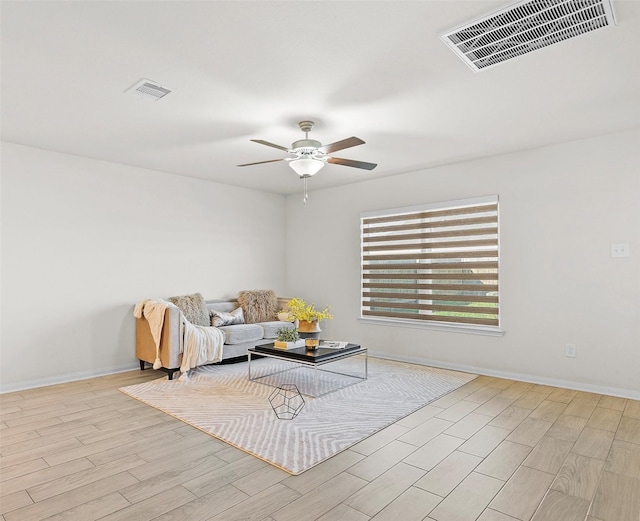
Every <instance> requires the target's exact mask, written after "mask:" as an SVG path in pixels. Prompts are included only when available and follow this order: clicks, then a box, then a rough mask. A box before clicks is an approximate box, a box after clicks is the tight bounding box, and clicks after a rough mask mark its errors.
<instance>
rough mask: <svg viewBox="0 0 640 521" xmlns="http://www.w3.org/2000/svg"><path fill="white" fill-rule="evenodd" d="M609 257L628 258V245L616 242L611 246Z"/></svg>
mask: <svg viewBox="0 0 640 521" xmlns="http://www.w3.org/2000/svg"><path fill="white" fill-rule="evenodd" d="M611 256H612V257H628V256H629V243H628V242H618V243H612V244H611Z"/></svg>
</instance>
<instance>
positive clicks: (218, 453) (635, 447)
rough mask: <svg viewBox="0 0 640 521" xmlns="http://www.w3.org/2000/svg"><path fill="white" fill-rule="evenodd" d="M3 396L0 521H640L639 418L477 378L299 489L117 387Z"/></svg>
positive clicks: (103, 382)
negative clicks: (127, 394) (125, 393)
mask: <svg viewBox="0 0 640 521" xmlns="http://www.w3.org/2000/svg"><path fill="white" fill-rule="evenodd" d="M160 376H161V375H160V374H159V373H156V372H154V371H152V370H147V371H144V372H140V371H132V372H128V373H122V374H117V375H110V376H105V377H101V378H94V379H90V380H83V381H79V382H71V383H67V384H61V385H55V386H50V387H43V388H39V389H32V390H28V391H23V392H17V393H9V394H4V395H2V396H0V403H1V414H0V505H1V507H0V521H39V520H45V519H46V520H56V521H63V520H65V521H71V520H77V521H94V520H104V521H116V520H123V521H150V520H162V521H170V520H180V521H235V520H252V521H294V520H295V521H304V520H319V521H338V520H341V521H367V520H375V521H384V520H393V521H413V520H415V521H418V520H427V521H475V520H478V521H529V520H532V521H585V520H586V521H640V402H639V401H634V400H625V399H622V398H615V397H611V396H601V395H597V394H590V393H585V392H577V391H571V390H568V389H559V388H554V387H549V386H543V385H534V384H528V383H525V382H517V381H511V380H504V379H499V378H492V377H486V376H480V377H478V378H477V379H476V380H474V381H472V382H470V383H469V384H467V385H465V386H464V387H462V388H460V389H458V390H456V391H453V392H452V393H450V394H448V395H447V396H444V397H443V398H441V399H439V400H437V401H435V402H433V403H431V404H429V405H427V406H425V407H423V408H422V409H420V410H419V411H417V412H415V413H413V414H412V415H410V416H408V417H406V418H404V419H402V420H400V421H399V422H397V423H395V424H394V425H391V426H389V427H387V428H386V429H384V430H382V431H380V432H378V433H376V434H375V435H373V436H371V437H370V438H368V439H366V440H364V441H362V442H361V443H359V444H358V445H356V446H354V447H352V448H351V449H349V450H347V451H345V452H343V453H341V454H339V455H337V456H335V457H333V458H331V459H329V460H327V461H326V462H324V463H322V464H320V465H318V466H317V467H315V468H313V469H311V470H309V471H307V472H305V473H304V474H302V475H300V476H290V475H288V474H287V473H285V472H283V471H281V470H279V469H277V468H275V467H272V466H271V465H269V464H267V463H264V462H262V461H261V460H258V459H257V458H254V457H252V456H250V455H247V454H245V453H244V452H242V451H240V450H238V449H235V448H233V447H230V446H228V445H226V444H225V443H223V442H220V441H218V440H216V439H214V438H211V437H210V436H208V435H206V434H204V433H202V432H200V431H198V430H196V429H194V428H192V427H190V426H188V425H185V424H184V423H182V422H180V421H178V420H175V419H173V418H171V417H170V416H168V415H166V414H164V413H162V412H159V411H157V410H155V409H153V408H151V407H148V406H146V405H144V404H142V403H141V402H138V401H136V400H134V399H132V398H130V397H128V396H126V395H124V394H122V393H120V392H119V391H118V388H119V387H122V386H125V385H131V384H134V383H139V382H144V381H148V380H151V379H155V378H158V377H160Z"/></svg>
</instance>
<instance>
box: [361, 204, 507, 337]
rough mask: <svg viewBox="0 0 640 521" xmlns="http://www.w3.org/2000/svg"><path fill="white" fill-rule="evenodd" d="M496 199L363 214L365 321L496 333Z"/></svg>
mask: <svg viewBox="0 0 640 521" xmlns="http://www.w3.org/2000/svg"><path fill="white" fill-rule="evenodd" d="M498 239H499V229H498V197H497V196H490V197H482V198H476V199H466V200H462V201H450V202H445V203H436V204H430V205H423V206H417V207H416V206H414V207H410V208H396V209H393V210H385V211H377V212H367V213H365V214H362V215H361V257H362V269H361V274H362V308H361V313H362V318H367V319H378V320H392V321H394V322H405V323H413V324H416V323H420V324H423V325H427V324H430V325H432V326H433V327H442V326H447V329H448V328H450V327H453V328H461V329H465V328H466V329H469V328H471V329H477V330H485V331H498V328H499V325H500V307H499V302H500V299H499V291H498V287H499V286H498V267H499V249H498Z"/></svg>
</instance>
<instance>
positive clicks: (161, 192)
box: [0, 143, 285, 391]
mask: <svg viewBox="0 0 640 521" xmlns="http://www.w3.org/2000/svg"><path fill="white" fill-rule="evenodd" d="M283 202H284V197H283V196H279V195H274V194H267V193H263V192H257V191H252V190H247V189H241V188H235V187H230V186H226V185H220V184H216V183H210V182H206V181H200V180H196V179H190V178H186V177H179V176H175V175H171V174H164V173H160V172H152V171H148V170H143V169H140V168H133V167H128V166H124V165H118V164H114V163H108V162H102V161H95V160H91V159H86V158H80V157H76V156H70V155H65V154H58V153H54V152H48V151H44V150H39V149H35V148H30V147H25V146H20V145H14V144H9V143H3V144H2V322H1V323H2V332H1V344H0V349H1V351H0V352H1V363H0V366H1V373H0V378H1V386H2V390H4V391H6V390H11V389H18V388H23V387H30V386H34V385H39V384H46V383H52V382H57V381H65V380H69V379H73V378H78V377H83V376H91V375H94V374H101V373H106V372H111V371H115V370H119V369H123V368H126V367H134V366H135V323H134V319H133V316H132V311H133V305H134V304H135V302H137V301H139V300H142V299H145V298H150V297H153V298H157V297H169V296H172V295H179V294H185V293H192V292H196V291H199V292H201V293H202V294H203V296H204V297H205V298H223V297H233V296H236V295H237V292H238V291H240V290H243V289H265V288H271V289H274V290H275V291H276V292H278V293H279V294H282V293H283V291H284V289H285V288H284V242H285V205H284V204H283Z"/></svg>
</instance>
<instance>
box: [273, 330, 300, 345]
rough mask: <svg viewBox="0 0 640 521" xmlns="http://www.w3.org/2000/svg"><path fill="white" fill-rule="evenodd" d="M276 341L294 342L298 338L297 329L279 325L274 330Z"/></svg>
mask: <svg viewBox="0 0 640 521" xmlns="http://www.w3.org/2000/svg"><path fill="white" fill-rule="evenodd" d="M276 334H277V335H278V337H277V339H276V340H278V342H295V341H296V340H298V339H299V338H300V336H299V335H298V331H297V330H296V329H293V328H290V327H281V328H280V329H278V330H277V331H276Z"/></svg>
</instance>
